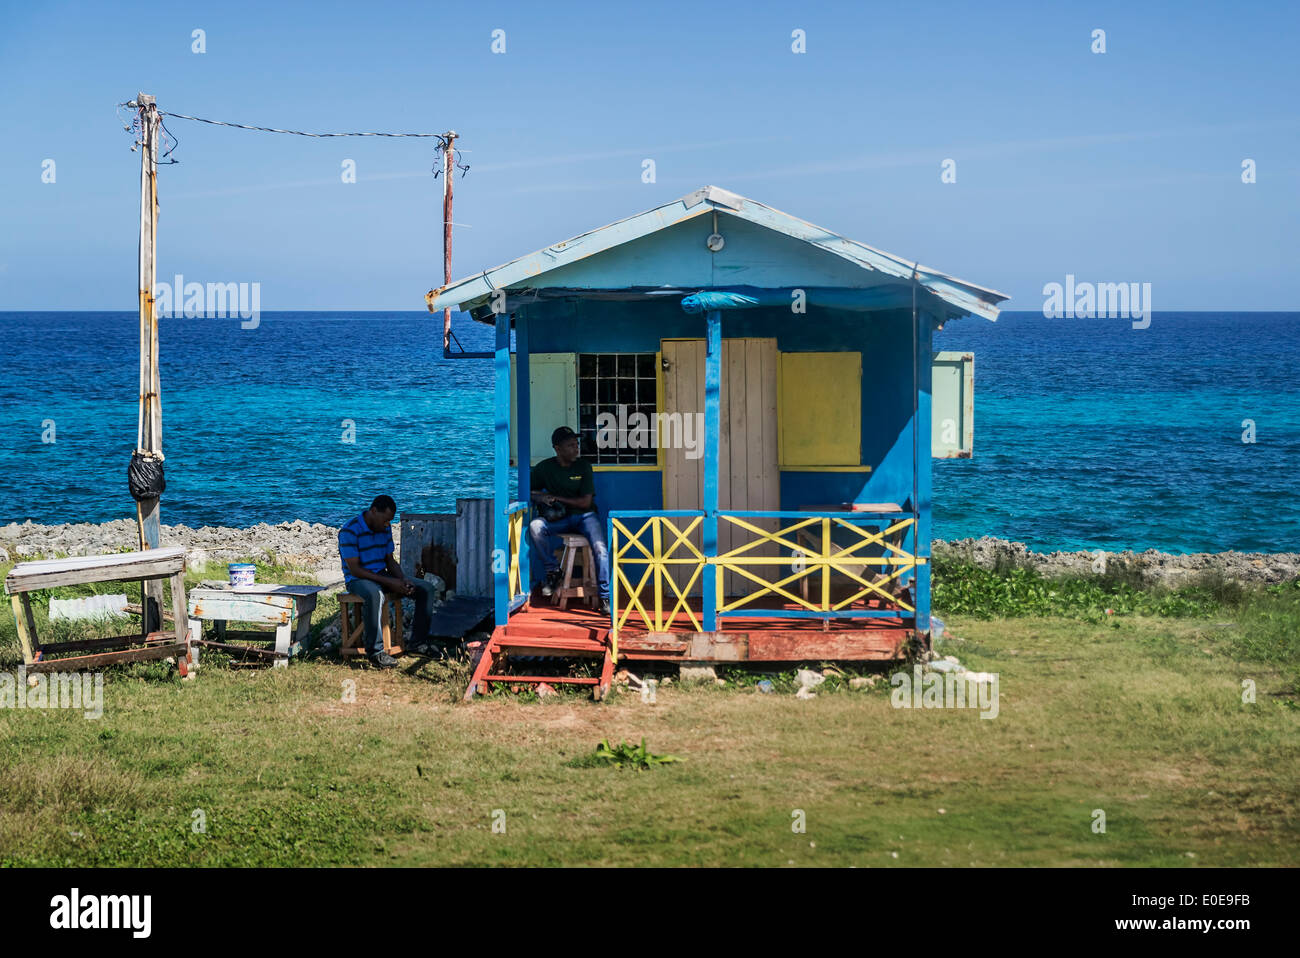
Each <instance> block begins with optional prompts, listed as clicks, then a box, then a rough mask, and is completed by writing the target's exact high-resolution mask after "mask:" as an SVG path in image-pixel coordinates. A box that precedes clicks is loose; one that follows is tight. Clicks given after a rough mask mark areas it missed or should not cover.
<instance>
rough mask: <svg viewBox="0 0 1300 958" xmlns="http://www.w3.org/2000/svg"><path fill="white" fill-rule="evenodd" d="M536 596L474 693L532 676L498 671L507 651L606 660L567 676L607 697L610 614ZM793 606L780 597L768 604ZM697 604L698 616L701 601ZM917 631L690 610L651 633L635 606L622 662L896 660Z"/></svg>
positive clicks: (896, 622)
mask: <svg viewBox="0 0 1300 958" xmlns="http://www.w3.org/2000/svg"><path fill="white" fill-rule="evenodd" d="M532 598H533V601H531V602H530V603H528V604H526V605H525V606H524V607H523V608H521V609H519V610H518V611H517V612H515V613H514V614H513V615H511V616H510V620H509V621H508V622H507V623H506V624H505V625H504V626H497V627H496V629H495V630H494V631H493V633H492V640H491V642H490V643H489V644H488V648H487V649H485V650H483V651H484V654H483V656H482V657H481V659H480V662H479V663H478V666H477V667H476V669H475V672H474V677H473V679H472V680H471V682H470V687H469V690H468V691H467V692H466V698H471V697H472V696H473V694H474V691H475V690H476V689H477V688H478V687H479V683H480V682H492V681H515V682H527V681H528V680H529V679H528V678H527V677H524V676H522V675H521V676H509V677H507V676H505V675H504V674H503V675H502V676H501V677H500V678H494V676H493V666H494V665H495V664H496V657H497V655H499V654H500V653H502V652H507V653H510V654H513V655H542V656H565V657H575V658H579V657H581V658H599V659H602V660H603V668H602V670H601V671H602V674H601V677H600V678H599V679H596V678H593V679H583V680H565V681H579V682H581V683H584V684H590V685H593V686H595V690H596V694H597V697H598V698H599V697H600V695H601V694H603V692H604V691H605V690H606V689H607V688H608V687H609V681H610V677H611V675H612V672H613V662H612V659H611V658H610V656H609V654H608V653H609V652H610V641H609V632H610V627H609V618H608V617H607V616H602V615H598V614H597V613H596V612H594V611H592V610H591V609H588V608H586V607H584V606H582V605H571V606H570V607H569V608H568V609H565V610H560V609H557V608H555V607H554V606H552V605H551V604H550V602H549V600H547V599H545V598H543V597H542V596H541V594H540V593H536V594H534V596H533V597H532ZM791 607H792V606H787V605H776V604H775V603H772V604H770V605H768V606H764V607H763V608H791ZM874 607H876V608H879V606H878V605H876V606H874ZM695 609H696V614H697V616H698V603H696V604H695ZM912 637H913V631H912V629H911V628H910V627H909V625H908V622H907V621H906V620H904V619H903V618H902V617H901V616H897V617H889V618H857V619H832V620H829V621H826V620H821V619H797V618H789V617H784V616H730V617H728V616H719V618H718V631H716V632H696V631H694V629H693V627H692V626H691V623H690V621H689V620H688V619H687V617H686V616H685V615H679V616H678V618H677V621H676V622H675V624H674V628H673V629H672V630H671V631H668V632H649V631H647V630H646V628H645V625H644V623H643V622H642V621H641V620H640V617H639V616H638V615H637V613H635V612H633V613H632V616H631V617H629V619H628V620H627V624H626V625H625V626H624V628H623V630H622V631H621V632H620V633H619V637H618V659H619V661H620V662H622V661H624V660H627V661H630V662H645V661H659V662H803V661H893V660H896V659H901V658H902V657H903V656H904V654H905V652H906V649H907V644H908V642H909V641H910V640H911V639H912ZM546 681H548V682H549V681H553V680H552V679H546Z"/></svg>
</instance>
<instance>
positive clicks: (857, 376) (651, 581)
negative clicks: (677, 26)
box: [427, 186, 1006, 694]
mask: <svg viewBox="0 0 1300 958" xmlns="http://www.w3.org/2000/svg"><path fill="white" fill-rule="evenodd" d="M1004 299H1006V297H1005V296H1003V295H1002V294H1000V293H997V292H994V291H992V290H989V289H984V288H982V287H979V286H975V285H973V284H971V283H967V282H964V281H962V280H958V279H954V278H953V277H951V276H946V275H944V274H943V273H939V272H937V271H935V270H932V269H929V268H927V267H924V266H921V265H918V264H917V263H913V262H909V261H906V260H903V259H901V258H899V257H896V256H892V255H890V254H888V253H883V252H881V251H879V250H876V249H873V248H872V247H869V246H865V245H863V244H862V243H859V242H856V241H854V240H851V239H848V238H846V237H843V236H839V235H837V234H835V233H832V232H830V231H829V230H826V229H823V228H821V227H818V226H814V225H812V224H811V223H807V222H805V221H803V220H800V219H797V218H795V217H793V216H790V215H788V214H786V213H782V212H780V211H778V210H775V209H772V208H771V207H768V206H764V205H763V204H761V203H757V202H755V201H753V200H750V199H746V198H745V197H742V196H739V195H737V194H735V193H731V192H729V191H727V190H723V189H719V188H717V187H712V186H710V187H705V188H703V189H700V190H696V191H695V192H693V193H690V194H688V195H686V196H683V197H681V198H680V199H677V200H674V201H673V202H671V203H666V204H664V205H662V206H658V207H656V208H654V209H651V210H648V211H646V212H644V213H640V214H637V215H635V216H631V217H629V218H627V219H623V220H620V221H618V222H616V223H612V224H610V225H608V226H604V227H601V228H599V229H595V230H592V231H590V232H587V233H583V234H582V235H580V236H576V237H574V238H573V239H569V240H565V241H563V242H560V243H556V244H555V245H553V246H549V247H547V248H545V249H542V250H538V251H537V252H535V253H530V254H529V255H527V256H523V257H521V258H519V259H516V260H513V261H511V262H509V263H506V264H505V265H503V266H498V267H495V268H493V269H487V270H484V271H482V272H480V273H476V274H475V275H473V276H470V277H468V278H466V279H462V280H460V281H459V282H454V283H452V284H450V285H448V286H446V287H443V288H441V289H436V290H433V291H431V292H430V293H429V294H428V297H427V303H428V306H429V308H430V310H441V309H443V308H445V307H454V308H458V309H460V310H462V311H465V312H468V313H469V314H470V316H471V317H472V318H473V319H475V320H478V321H480V322H484V323H488V324H491V325H492V326H493V327H494V328H495V333H496V338H495V350H493V351H491V352H487V353H478V354H468V353H464V354H458V353H456V352H454V351H450V352H449V353H448V355H449V356H456V355H465V356H467V357H468V356H475V357H480V358H490V359H491V360H492V361H494V364H495V373H496V377H495V383H496V421H495V424H494V428H495V440H496V443H495V507H494V512H495V532H494V536H495V546H496V554H497V557H498V562H497V564H496V567H495V618H496V629H495V632H494V636H493V641H492V643H491V644H490V647H489V648H488V650H487V654H486V655H484V656H483V659H482V660H481V661H480V663H479V667H478V669H477V671H476V674H475V678H474V682H473V683H472V684H471V689H470V693H471V694H472V692H473V691H474V690H475V688H478V687H479V684H480V683H481V682H486V681H491V680H492V679H491V677H492V675H493V674H494V673H493V672H492V669H493V667H494V665H493V663H494V661H495V659H496V657H498V656H499V654H500V653H501V652H516V653H518V652H526V653H528V654H542V655H545V654H556V655H558V654H590V655H593V656H600V657H602V658H603V660H604V669H603V673H602V676H601V678H599V679H596V680H593V681H594V682H595V684H597V686H598V689H597V691H598V694H599V691H600V687H601V686H602V685H604V686H607V685H608V681H609V675H610V670H611V668H612V666H613V663H614V662H615V661H616V660H622V659H628V660H633V661H635V660H638V659H666V660H676V661H690V662H700V661H765V662H790V661H799V660H823V659H831V660H863V659H892V658H896V657H899V656H900V655H901V654H903V652H904V651H905V648H906V646H907V644H908V643H909V642H910V641H914V640H917V641H921V642H926V641H928V637H929V630H930V579H929V555H930V516H931V501H930V484H931V457H932V456H969V455H970V453H971V441H972V428H971V425H972V419H971V417H972V409H973V407H972V386H973V359H972V357H971V356H970V355H969V354H935V353H934V352H933V350H932V346H931V342H932V335H933V333H934V331H935V329H936V328H938V327H939V326H940V325H941V324H943V323H945V322H947V321H949V320H952V319H956V318H958V317H962V316H967V315H974V316H979V317H983V318H985V319H990V320H991V319H994V318H996V316H997V313H998V303H999V302H1001V301H1002V300H1004ZM560 425H568V426H570V427H571V428H575V429H577V430H578V431H579V432H580V434H581V436H582V446H583V456H584V457H585V458H588V459H589V460H591V461H592V462H593V464H594V469H595V475H596V501H597V504H598V506H599V508H600V511H601V514H602V518H603V520H604V521H605V523H606V528H607V541H608V543H609V547H610V550H611V557H612V565H613V575H612V579H613V586H614V596H613V605H614V609H613V614H612V616H611V617H609V618H605V617H601V616H597V615H596V614H595V613H594V612H592V611H589V610H587V609H583V608H570V609H567V610H565V611H563V612H561V611H559V610H558V609H555V608H553V607H552V606H551V605H550V604H549V603H548V602H545V601H544V600H542V599H541V598H540V596H536V597H534V596H532V595H531V590H530V583H531V581H532V579H533V576H531V575H530V570H529V562H528V556H527V554H526V553H527V542H526V539H525V538H524V536H523V528H524V525H525V523H526V522H527V519H528V514H529V507H528V504H527V503H528V499H529V496H528V490H529V483H530V475H529V473H530V466H531V465H533V464H535V463H537V462H538V461H540V460H541V459H544V458H546V457H549V456H551V455H552V454H553V452H552V450H551V448H550V440H549V437H550V434H551V430H552V429H554V428H555V427H556V426H560ZM515 680H516V681H518V680H517V679H515Z"/></svg>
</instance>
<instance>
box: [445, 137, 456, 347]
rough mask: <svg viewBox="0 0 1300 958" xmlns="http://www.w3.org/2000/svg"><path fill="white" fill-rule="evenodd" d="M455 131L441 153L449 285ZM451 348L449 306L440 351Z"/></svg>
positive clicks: (447, 284) (449, 279) (446, 284)
mask: <svg viewBox="0 0 1300 958" xmlns="http://www.w3.org/2000/svg"><path fill="white" fill-rule="evenodd" d="M455 142H456V131H455V130H448V131H447V139H446V146H445V147H444V149H443V154H442V284H443V286H444V287H446V286H450V285H451V194H452V189H453V185H452V184H453V180H452V175H451V174H452V170H454V169H455V168H456V164H455V148H454V144H455ZM450 348H451V307H450V306H447V307H444V309H443V311H442V353H443V355H444V356H445V355H446V354H447V350H448V349H450Z"/></svg>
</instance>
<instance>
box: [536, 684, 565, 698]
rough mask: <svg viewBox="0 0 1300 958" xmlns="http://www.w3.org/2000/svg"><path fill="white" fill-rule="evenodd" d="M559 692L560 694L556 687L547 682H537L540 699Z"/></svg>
mask: <svg viewBox="0 0 1300 958" xmlns="http://www.w3.org/2000/svg"><path fill="white" fill-rule="evenodd" d="M559 694H560V693H559V692H557V691H555V689H554V688H552V687H551V686H549V685H547V684H546V683H545V682H538V683H537V697H538V698H539V699H544V698H547V697H548V696H551V695H559Z"/></svg>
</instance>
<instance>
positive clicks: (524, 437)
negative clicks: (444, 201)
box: [515, 310, 533, 595]
mask: <svg viewBox="0 0 1300 958" xmlns="http://www.w3.org/2000/svg"><path fill="white" fill-rule="evenodd" d="M531 386H532V382H531V380H530V379H529V375H528V317H527V316H526V315H525V311H524V310H520V311H519V315H517V316H516V317H515V449H516V453H515V455H516V456H517V457H518V465H517V467H516V469H517V471H518V474H519V496H518V499H519V501H520V502H528V501H529V495H530V492H531V490H530V489H529V486H530V485H531V483H532V462H533V450H532V442H531V440H532V417H531V415H530V413H531V405H532V392H531V388H530V387H531ZM528 516H529V513H524V526H523V529H521V530H520V533H519V588H520V590H521V591H522V592H523V593H524V595H528V594H530V593H531V592H532V584H533V583H532V578H531V573H530V571H529V559H530V558H531V552H532V550H531V549H529V548H528V538H527V536H528Z"/></svg>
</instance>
